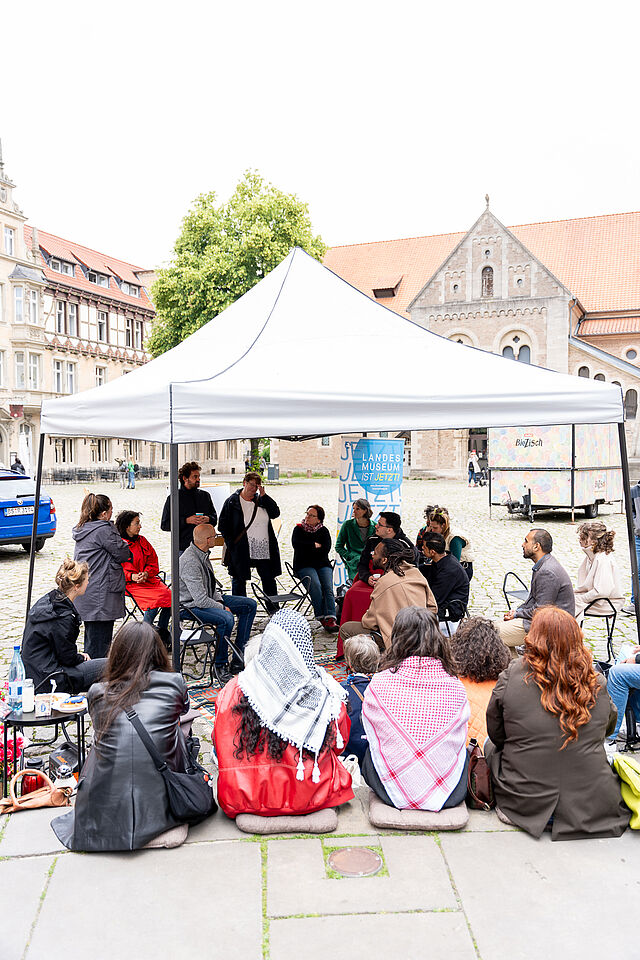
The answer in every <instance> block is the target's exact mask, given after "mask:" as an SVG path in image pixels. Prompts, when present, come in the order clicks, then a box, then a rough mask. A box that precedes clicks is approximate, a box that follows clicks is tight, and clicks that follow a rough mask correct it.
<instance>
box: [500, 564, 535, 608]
mask: <svg viewBox="0 0 640 960" xmlns="http://www.w3.org/2000/svg"><path fill="white" fill-rule="evenodd" d="M509 577H514V579H515V580H517V581H518V583H520V584H522V590H518V589H513V588H512V589H511V590H507V580H508V579H509ZM502 593H503V596H504V599H505V600H506V603H507V609H508V610H511V601H510V600H509V597H513V598H514V600H519V601H520V602H522V601H524V600H526V599H527V597H528V596H529V587H528V586H527V585H526V583H525V582H524V580H523V579H522V577H519V576H518V574H517V573H514V572H513V570H509V571H508V573H505V575H504V580H503V581H502Z"/></svg>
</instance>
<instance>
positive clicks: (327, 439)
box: [321, 437, 331, 447]
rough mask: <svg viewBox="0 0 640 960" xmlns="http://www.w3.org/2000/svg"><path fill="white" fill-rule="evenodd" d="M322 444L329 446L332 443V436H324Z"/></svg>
mask: <svg viewBox="0 0 640 960" xmlns="http://www.w3.org/2000/svg"><path fill="white" fill-rule="evenodd" d="M321 445H322V446H323V447H328V446H330V445H331V438H330V437H323V438H322V444H321Z"/></svg>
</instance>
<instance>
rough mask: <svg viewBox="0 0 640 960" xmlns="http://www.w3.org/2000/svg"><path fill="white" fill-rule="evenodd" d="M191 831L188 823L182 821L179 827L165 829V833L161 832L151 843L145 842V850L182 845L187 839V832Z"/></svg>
mask: <svg viewBox="0 0 640 960" xmlns="http://www.w3.org/2000/svg"><path fill="white" fill-rule="evenodd" d="M188 833H189V827H188V826H187V824H186V823H180V824H178V826H177V827H172V828H171V830H165V832H164V833H161V834H160V836H158V837H154V838H153V840H150V841H149V843H145V845H144V847H143V848H142V849H143V850H155V849H158V848H159V847H165V848H167V849H171V848H172V847H180V846H182V844H183V843H184V842H185V840H186V839H187V834H188Z"/></svg>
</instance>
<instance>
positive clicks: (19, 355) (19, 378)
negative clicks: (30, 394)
mask: <svg viewBox="0 0 640 960" xmlns="http://www.w3.org/2000/svg"><path fill="white" fill-rule="evenodd" d="M15 364H16V390H24V353H23V352H22V350H18V351H17V352H16V354H15Z"/></svg>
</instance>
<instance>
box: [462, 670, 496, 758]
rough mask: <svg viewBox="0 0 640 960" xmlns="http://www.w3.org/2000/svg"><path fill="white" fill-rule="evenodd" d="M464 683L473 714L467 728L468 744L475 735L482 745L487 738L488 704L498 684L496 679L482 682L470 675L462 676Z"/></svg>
mask: <svg viewBox="0 0 640 960" xmlns="http://www.w3.org/2000/svg"><path fill="white" fill-rule="evenodd" d="M460 680H461V682H462V685H463V686H464V688H465V690H466V691H467V699H468V701H469V706H470V707H471V716H470V717H469V728H468V730H467V744H468V743H469V740H470V739H471V737H475V739H476V740H477V741H478V743H479V744H480V746H481V747H484V742H485V740H486V739H487V736H488V734H487V706H488V705H489V700H491V694H492V693H493V688H494V687H495V685H496V681H495V680H483V682H482V683H476V681H475V680H469V678H468V677H460Z"/></svg>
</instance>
